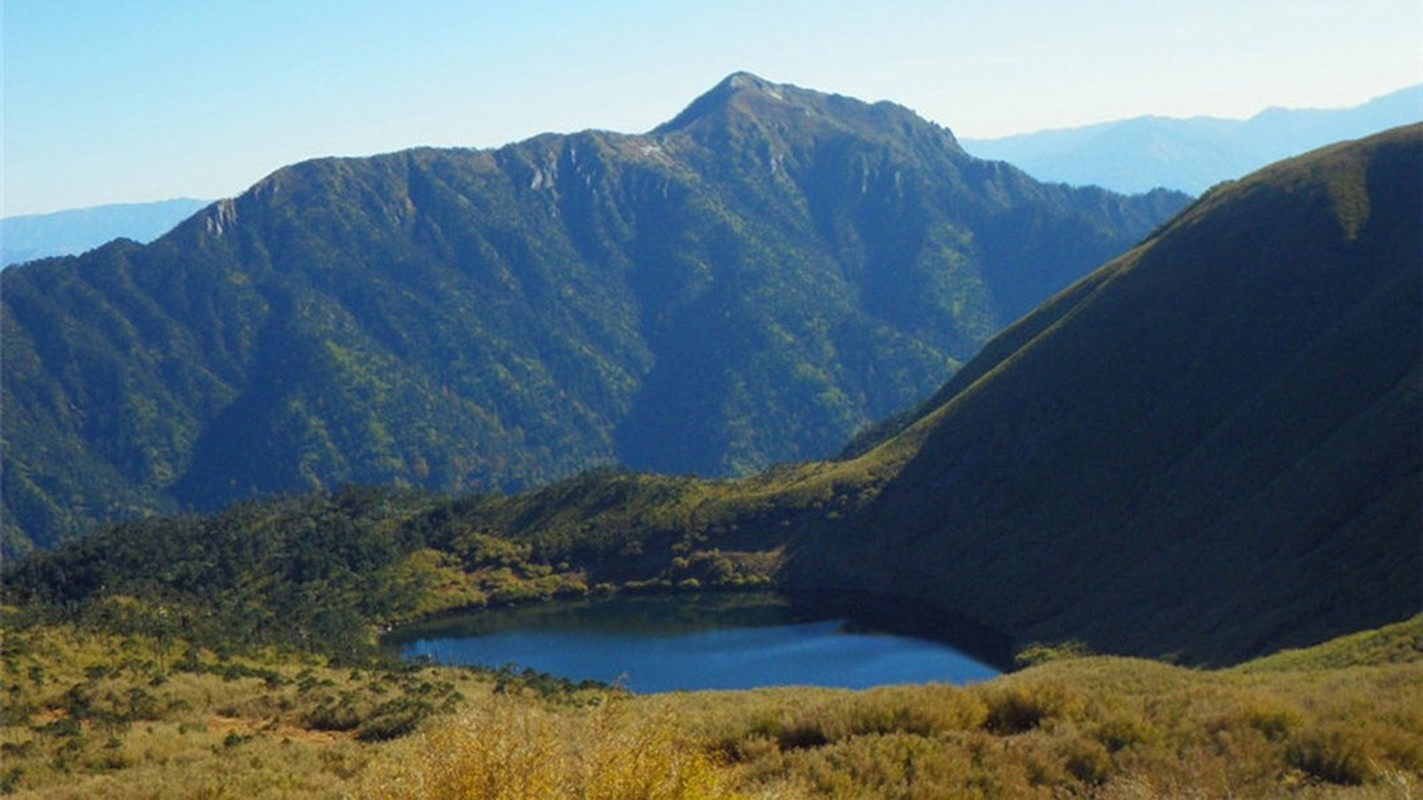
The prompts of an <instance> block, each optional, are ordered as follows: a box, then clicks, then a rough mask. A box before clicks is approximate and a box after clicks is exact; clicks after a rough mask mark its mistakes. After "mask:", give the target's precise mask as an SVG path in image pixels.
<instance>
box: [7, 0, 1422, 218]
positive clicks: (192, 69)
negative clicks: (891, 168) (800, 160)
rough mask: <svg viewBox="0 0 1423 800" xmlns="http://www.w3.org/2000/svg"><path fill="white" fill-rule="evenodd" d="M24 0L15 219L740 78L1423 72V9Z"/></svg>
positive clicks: (1020, 126) (939, 88)
mask: <svg viewBox="0 0 1423 800" xmlns="http://www.w3.org/2000/svg"><path fill="white" fill-rule="evenodd" d="M0 2H3V22H0V24H3V58H4V104H3V127H4V133H3V145H4V150H3V165H0V166H3V176H2V177H0V185H2V186H3V196H2V197H0V215H6V216H8V215H15V214H29V213H41V212H46V211H53V210H57V209H63V208H76V207H84V206H92V205H98V204H102V203H111V202H136V201H147V200H158V199H165V198H170V197H178V196H190V197H204V198H213V197H222V196H231V195H235V194H237V193H239V192H241V191H242V190H243V189H245V188H246V187H247V186H249V185H251V184H252V183H254V182H256V181H257V180H259V179H260V178H261V177H262V176H264V175H266V174H267V173H269V172H271V171H272V170H274V169H276V168H278V167H280V166H282V165H283V164H287V163H291V162H294V161H299V160H302V159H305V158H312V157H317V156H325V155H367V154H371V153H377V152H385V151H390V150H397V149H401V148H405V147H410V146H415V145H425V144H429V145H450V146H472V147H493V146H497V145H501V144H505V143H507V142H511V141H517V140H520V139H524V138H527V137H529V136H532V135H534V134H537V133H540V132H544V131H557V132H568V131H574V130H581V129H584V128H603V129H608V130H615V131H624V132H642V131H645V130H647V129H649V128H652V127H653V126H655V125H657V124H658V123H660V122H663V121H665V120H667V119H670V118H671V117H673V116H674V115H675V114H676V113H677V112H678V111H679V110H681V108H682V107H683V106H684V105H686V103H688V102H689V101H691V99H692V98H694V97H695V96H696V95H698V94H700V93H701V92H703V91H705V90H706V89H708V88H710V87H711V86H712V85H714V84H715V83H716V82H717V81H718V80H720V79H721V78H722V77H724V76H725V75H727V74H729V73H731V72H734V71H737V70H748V71H751V72H754V73H756V74H758V75H761V76H762V77H764V78H767V79H769V80H772V81H777V82H784V83H793V84H796V85H799V86H804V87H807V88H813V89H820V90H823V91H831V92H839V93H841V94H847V95H852V96H856V97H860V98H863V99H866V100H881V99H889V100H894V101H896V102H899V103H902V104H903V105H906V106H908V107H910V108H912V109H914V110H915V111H917V112H919V113H920V114H922V115H923V116H925V117H928V118H930V119H932V120H934V121H936V122H939V123H940V124H943V125H945V126H947V127H949V128H951V129H952V130H953V131H954V132H955V133H957V134H958V135H960V136H962V137H966V138H968V137H990V136H998V135H1005V134H1009V133H1016V132H1022V131H1029V130H1039V129H1044V128H1052V127H1065V126H1071V125H1079V124H1085V123H1090V122H1100V121H1106V120H1111V119H1122V118H1127V117H1132V116H1139V115H1143V114H1160V115H1167V116H1194V115H1211V116H1225V117H1247V116H1250V115H1252V114H1254V113H1256V112H1258V111H1260V110H1261V109H1263V108H1265V107H1268V106H1285V107H1342V106H1349V105H1356V104H1358V103H1361V102H1364V101H1366V100H1368V99H1371V98H1373V97H1376V96H1379V95H1382V94H1385V93H1388V92H1391V91H1394V90H1396V89H1400V88H1403V87H1405V86H1408V85H1412V84H1416V83H1419V82H1423V3H1419V2H1418V0H1349V2H1344V0H1331V1H1330V2H1322V1H1321V0H1229V1H1228V2H1226V1H1223V0H1193V2H1190V3H1180V2H1172V3H1158V2H1155V1H1154V0H1076V2H1072V3H1065V2H1045V1H1043V0H1038V1H1037V2H1030V1H1029V0H997V1H996V2H995V1H993V0H981V1H980V2H968V1H967V0H944V1H942V2H927V0H877V1H875V2H870V1H868V0H865V1H861V0H818V1H816V2H810V1H809V0H806V1H804V2H803V1H802V0H789V1H788V2H777V0H750V1H748V2H742V1H741V0H731V1H730V2H715V1H713V0H700V1H699V2H682V0H657V1H654V0H606V1H605V2H601V3H595V2H588V1H587V0H583V1H582V2H575V1H573V0H548V1H543V0H525V1H524V2H502V1H501V2H494V1H490V2H468V1H467V2H455V1H454V0H404V1H403V2H390V0H380V2H373V1H370V0H347V1H346V2H318V1H317V0H280V1H273V0H239V1H238V2H211V1H210V0H205V1H204V2H194V1H192V0H142V1H137V0H0Z"/></svg>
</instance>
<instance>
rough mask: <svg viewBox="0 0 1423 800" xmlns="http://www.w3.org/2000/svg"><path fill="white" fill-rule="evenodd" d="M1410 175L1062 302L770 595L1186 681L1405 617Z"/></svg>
mask: <svg viewBox="0 0 1423 800" xmlns="http://www.w3.org/2000/svg"><path fill="white" fill-rule="evenodd" d="M1420 154H1423V128H1420V127H1417V126H1415V127H1413V128H1409V129H1400V130H1398V131H1393V132H1390V133H1388V134H1385V135H1381V136H1379V137H1375V138H1373V139H1371V140H1368V141H1366V142H1363V143H1356V144H1346V145H1341V146H1338V147H1334V148H1330V149H1326V150H1324V151H1320V152H1318V153H1314V154H1311V155H1310V156H1308V157H1305V158H1302V159H1298V160H1295V161H1291V162H1286V163H1284V164H1281V165H1278V166H1276V167H1273V168H1271V169H1268V170H1265V171H1262V172H1261V173H1258V174H1257V175H1254V176H1251V177H1250V178H1247V179H1245V180H1243V181H1241V182H1240V183H1239V184H1237V185H1234V186H1229V187H1224V188H1222V189H1220V190H1218V191H1217V192H1215V193H1213V194H1212V195H1210V196H1208V197H1207V198H1204V199H1203V200H1202V201H1200V202H1199V203H1198V204H1196V206H1194V207H1193V208H1192V209H1190V210H1188V211H1187V212H1186V213H1185V214H1183V215H1182V216H1181V217H1180V218H1178V219H1177V220H1176V221H1174V222H1173V223H1172V224H1170V225H1168V226H1166V227H1165V228H1164V229H1163V231H1162V232H1161V233H1160V234H1159V235H1158V236H1156V237H1155V238H1153V239H1152V240H1150V241H1148V242H1147V243H1145V244H1144V245H1143V246H1141V247H1139V248H1138V249H1136V250H1135V251H1133V252H1132V253H1129V254H1128V255H1126V256H1124V257H1123V258H1121V259H1119V260H1117V261H1116V262H1114V263H1112V264H1110V265H1108V266H1106V267H1104V268H1103V269H1102V270H1100V271H1099V272H1098V273H1096V274H1094V275H1093V276H1091V277H1090V278H1088V279H1087V280H1085V281H1083V282H1081V283H1080V284H1078V285H1077V286H1075V287H1073V288H1072V289H1070V290H1068V291H1067V292H1065V293H1063V294H1062V295H1059V296H1058V297H1057V298H1055V299H1054V301H1053V302H1051V303H1049V304H1048V305H1047V306H1045V307H1044V309H1043V310H1041V311H1040V312H1038V313H1036V314H1034V315H1031V316H1029V317H1028V318H1026V319H1025V320H1023V321H1022V322H1020V323H1019V324H1018V325H1017V326H1015V327H1014V328H1011V329H1010V330H1009V331H1007V332H1005V334H1004V335H1003V336H1002V337H1000V338H999V339H997V340H995V342H994V343H992V344H990V345H989V346H988V348H986V350H985V353H984V355H983V356H982V357H980V358H979V359H976V360H975V361H974V362H972V363H971V364H970V365H969V366H968V367H966V369H965V371H964V374H963V375H962V376H961V377H959V378H956V379H955V380H954V381H952V382H951V383H950V384H949V386H948V387H946V389H945V391H944V392H943V393H941V396H940V397H941V399H942V402H941V403H940V404H939V405H938V406H936V407H933V409H932V410H931V411H929V412H928V413H927V414H925V415H923V416H922V417H921V418H920V419H919V421H918V422H917V423H916V424H915V425H913V426H911V427H909V428H908V429H906V430H905V431H904V432H903V433H902V434H901V435H900V440H899V441H894V440H892V442H891V444H892V446H894V447H897V448H900V449H901V450H903V449H905V448H906V447H908V449H911V450H913V451H914V454H913V455H912V457H910V458H909V459H908V461H907V462H906V463H905V464H904V466H903V467H902V469H901V470H899V471H898V473H897V474H895V475H894V477H893V478H892V479H891V480H889V481H888V482H887V483H886V484H885V485H884V488H883V491H881V492H880V493H878V494H877V495H876V496H875V497H874V498H873V499H872V500H871V502H870V503H869V505H868V506H867V507H866V508H865V509H863V510H862V511H860V512H859V513H857V514H856V515H854V516H853V517H851V518H849V521H848V524H845V525H841V526H833V527H828V528H825V529H823V531H822V532H821V533H819V534H817V535H814V536H812V537H810V538H809V539H806V540H803V541H800V542H799V543H798V544H797V545H796V549H795V551H794V554H795V555H796V556H797V557H798V558H796V559H793V560H792V561H791V563H790V570H791V571H790V577H791V579H792V580H795V581H799V582H803V583H806V584H816V585H821V586H823V585H826V584H827V583H829V584H839V585H842V586H844V587H846V588H855V587H859V588H870V589H883V588H892V589H894V590H897V591H901V592H904V593H906V594H909V595H912V596H915V597H919V598H930V599H933V600H934V601H936V602H938V603H939V604H941V605H942V606H944V607H948V608H954V609H956V610H958V611H960V612H963V613H967V614H969V615H970V616H974V617H977V618H978V619H980V620H983V621H985V622H987V623H989V624H991V625H994V626H997V627H999V628H1000V629H1003V630H1010V631H1013V632H1015V633H1017V634H1018V635H1019V636H1020V637H1021V638H1022V640H1032V639H1044V640H1052V639H1065V638H1070V637H1082V638H1086V639H1088V640H1089V641H1091V642H1092V643H1093V644H1094V645H1095V646H1097V647H1100V648H1103V649H1107V650H1111V651H1114V652H1134V653H1139V654H1146V655H1161V654H1165V653H1166V652H1168V651H1172V650H1175V649H1176V648H1177V647H1180V648H1181V650H1180V655H1182V656H1183V657H1185V658H1187V659H1189V660H1197V661H1198V660H1207V661H1224V660H1230V659H1238V658H1240V657H1242V656H1249V655H1251V654H1258V653H1261V652H1268V651H1270V650H1273V649H1277V648H1279V647H1282V646H1290V645H1299V644H1307V643H1310V642H1317V641H1321V640H1322V639H1325V638H1328V637H1329V636H1331V635H1337V634H1338V633H1341V632H1345V631H1348V630H1352V629H1356V628H1358V627H1361V626H1367V625H1370V624H1379V623H1383V622H1387V621H1389V620H1391V619H1398V618H1401V617H1403V616H1407V615H1408V614H1410V613H1413V612H1415V611H1416V610H1417V608H1418V605H1417V603H1418V595H1417V576H1418V574H1420V570H1423V554H1420V548H1419V542H1418V532H1419V531H1420V530H1423V520H1420V516H1419V509H1420V507H1423V496H1420V486H1421V485H1423V482H1421V481H1420V460H1423V454H1420V448H1419V447H1418V441H1419V438H1420V436H1419V434H1420V428H1419V419H1420V418H1423V407H1420V391H1419V389H1420V371H1419V369H1420V358H1419V356H1420V353H1419V348H1418V346H1417V343H1418V341H1419V340H1420V336H1423V332H1420V309H1419V304H1418V302H1417V298H1418V296H1419V294H1420V284H1419V280H1420V271H1419V269H1418V253H1419V252H1420V250H1423V226H1419V225H1418V219H1419V218H1420V215H1423V203H1421V202H1420V193H1421V192H1420V188H1419V187H1420V184H1419V182H1418V181H1417V176H1418V174H1420V172H1423V158H1420ZM905 440H908V443H907V442H906V441H905ZM877 456H879V457H881V460H883V458H882V455H881V454H879V453H877V452H876V451H871V452H870V453H869V454H867V455H866V456H865V457H864V458H867V459H873V458H875V457H877ZM1246 609H1248V610H1246ZM1170 642H1174V643H1175V644H1174V645H1173V644H1168V643H1170Z"/></svg>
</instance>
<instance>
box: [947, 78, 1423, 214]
mask: <svg viewBox="0 0 1423 800" xmlns="http://www.w3.org/2000/svg"><path fill="white" fill-rule="evenodd" d="M1420 120H1423V84H1420V85H1418V86H1413V87H1410V88H1407V89H1401V90H1399V91H1397V92H1393V93H1391V94H1388V95H1385V96H1383V97H1379V98H1376V99H1374V100H1372V101H1370V102H1368V103H1365V104H1363V105H1360V106H1356V107H1353V108H1345V109H1283V108H1271V109H1267V110H1265V111H1262V112H1260V113H1259V114H1257V115H1256V116H1254V117H1251V118H1250V119H1247V120H1233V119H1220V118H1214V117H1192V118H1190V119H1173V118H1168V117H1137V118H1135V119H1128V120H1122V121H1119V122H1107V123H1102V124H1099V125H1087V126H1083V127H1079V128H1064V129H1059V130H1050V131H1040V132H1037V133H1025V134H1021V135H1017V136H1007V137H1003V138H1000V139H965V140H963V142H962V143H963V145H964V147H965V148H967V149H968V150H969V152H971V153H974V154H976V155H978V156H981V157H984V158H996V159H1003V160H1005V161H1009V162H1011V163H1013V164H1015V165H1017V166H1019V167H1022V168H1023V169H1024V170H1026V171H1027V172H1028V173H1030V174H1032V175H1033V176H1034V177H1036V178H1039V179H1040V180H1047V181H1061V182H1063V183H1069V184H1073V185H1077V186H1087V185H1095V186H1103V187H1106V188H1108V189H1113V190H1115V191H1119V192H1141V191H1146V190H1148V189H1150V188H1153V187H1157V186H1166V187H1170V188H1172V189H1179V190H1181V191H1184V192H1189V193H1191V194H1200V193H1201V192H1204V191H1205V190H1206V189H1207V188H1209V187H1211V186H1213V185H1215V184H1216V183H1219V182H1221V181H1224V180H1230V179H1233V178H1238V177H1240V176H1241V175H1245V174H1246V173H1249V172H1253V171H1254V170H1257V169H1259V168H1261V167H1263V166H1265V165H1266V164H1270V163H1272V162H1275V161H1279V160H1281V159H1283V158H1288V157H1291V156H1296V155H1299V154H1301V153H1304V152H1306V151H1309V150H1313V149H1315V148H1317V147H1323V146H1325V145H1328V144H1331V143H1333V142H1337V141H1342V140H1345V139H1355V138H1358V137H1361V136H1367V135H1369V134H1372V133H1377V132H1379V131H1382V130H1385V129H1388V128H1392V127H1395V126H1398V125H1406V124H1410V123H1414V122H1418V121H1420Z"/></svg>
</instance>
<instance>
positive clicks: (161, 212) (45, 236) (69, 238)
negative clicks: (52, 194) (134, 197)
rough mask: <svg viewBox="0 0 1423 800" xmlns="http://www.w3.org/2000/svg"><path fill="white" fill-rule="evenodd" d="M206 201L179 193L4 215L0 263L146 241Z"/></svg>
mask: <svg viewBox="0 0 1423 800" xmlns="http://www.w3.org/2000/svg"><path fill="white" fill-rule="evenodd" d="M207 204H208V201H207V200H193V199H192V198H187V197H184V198H179V199H177V200H163V201H160V202H157V203H120V204H116V205H106V206H94V207H93V208H78V209H72V210H68V211H55V212H53V213H50V214H25V215H21V216H13V217H5V218H3V219H0V266H9V265H11V264H20V263H24V262H26V261H33V260H34V259H37V258H49V257H51V256H65V255H77V254H79V253H83V252H85V251H86V250H92V249H94V248H95V247H98V246H99V245H101V244H104V243H105V242H108V241H112V240H114V239H132V240H134V241H136V242H151V241H153V240H154V239H157V238H158V237H159V236H162V235H163V234H165V233H167V232H168V231H170V230H172V229H173V226H174V225H177V224H178V223H179V222H182V221H183V220H184V219H187V218H188V217H189V216H191V215H192V214H193V212H195V211H197V210H198V209H200V208H202V207H203V206H205V205H207Z"/></svg>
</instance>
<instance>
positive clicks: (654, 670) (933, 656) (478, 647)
mask: <svg viewBox="0 0 1423 800" xmlns="http://www.w3.org/2000/svg"><path fill="white" fill-rule="evenodd" d="M883 627H884V626H883V618H882V617H881V618H880V620H879V623H878V626H877V627H868V626H865V625H864V624H862V623H857V622H854V621H851V620H850V619H847V618H845V617H842V616H837V615H835V614H834V613H833V612H827V611H826V610H824V609H823V608H821V607H819V606H809V607H807V606H806V605H803V604H797V603H793V602H792V601H790V600H788V599H787V598H784V597H782V596H779V595H776V594H773V593H770V592H738V593H733V594H700V595H657V596H618V597H613V598H607V599H598V600H580V601H570V602H557V603H548V604H543V605H536V606H527V607H521V608H506V609H493V610H488V611H481V612H478V613H475V614H471V615H468V616H461V617H449V618H445V619H441V620H438V621H436V622H432V623H427V624H424V625H421V626H417V627H412V628H407V629H403V630H401V631H399V632H398V633H397V634H395V635H394V636H392V637H391V638H390V639H389V640H388V642H389V643H390V644H391V645H393V646H396V647H398V648H399V649H400V652H401V654H402V655H403V656H405V657H406V658H415V657H418V656H428V657H430V658H432V659H433V660H435V661H437V662H440V663H446V664H466V665H474V666H485V667H495V668H497V667H502V666H505V665H507V664H513V665H515V666H517V667H518V668H520V669H522V668H525V667H528V668H532V669H535V670H538V671H540V672H548V673H551V674H554V675H559V676H563V677H566V678H571V679H573V680H584V679H593V680H598V681H604V682H607V683H614V682H616V683H618V684H620V685H622V686H624V687H626V688H627V689H629V690H631V691H634V692H639V693H648V692H667V691H675V690H679V689H687V690H695V689H750V688H755V687H760V686H792V685H801V686H836V687H845V688H855V689H860V688H867V687H870V686H882V685H888V684H900V683H926V682H931V681H935V682H940V683H955V684H962V683H971V682H975V681H982V680H986V679H988V678H991V677H993V676H995V675H997V674H999V670H997V669H995V668H994V667H993V666H990V665H989V664H988V663H986V662H985V661H983V660H980V659H979V658H976V657H974V656H972V655H969V654H968V653H966V652H964V651H962V650H959V649H957V648H955V647H953V646H951V645H949V644H947V643H945V642H942V641H935V640H933V639H928V638H921V637H918V636H912V635H905V634H903V633H892V632H889V631H887V630H884V629H883Z"/></svg>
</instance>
